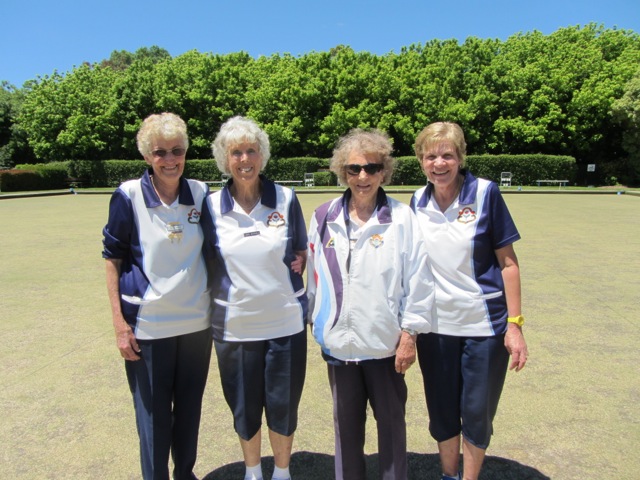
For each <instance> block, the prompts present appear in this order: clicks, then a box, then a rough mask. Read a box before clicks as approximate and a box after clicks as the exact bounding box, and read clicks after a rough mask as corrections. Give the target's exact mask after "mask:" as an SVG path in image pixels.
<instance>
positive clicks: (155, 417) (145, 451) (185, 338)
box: [125, 329, 212, 480]
mask: <svg viewBox="0 0 640 480" xmlns="http://www.w3.org/2000/svg"><path fill="white" fill-rule="evenodd" d="M211 343H212V337H211V330H210V329H206V330H203V331H201V332H196V333H191V334H188V335H180V336H177V337H170V338H162V339H158V340H139V341H138V345H139V346H140V349H141V353H140V356H141V360H138V361H135V362H131V361H125V370H126V372H127V379H128V381H129V389H130V390H131V393H132V395H133V405H134V407H135V411H136V425H137V428H138V436H139V437H140V463H141V466H142V477H143V478H144V479H145V480H168V479H169V454H170V453H171V456H172V458H173V463H174V470H173V478H174V480H187V479H189V480H191V479H193V478H195V476H194V475H193V467H194V465H195V463H196V456H197V450H198V433H199V429H200V415H201V408H202V395H203V394H204V389H205V385H206V383H207V375H208V373H209V362H210V359H211Z"/></svg>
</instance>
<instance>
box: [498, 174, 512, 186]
mask: <svg viewBox="0 0 640 480" xmlns="http://www.w3.org/2000/svg"><path fill="white" fill-rule="evenodd" d="M511 176H512V175H511V172H502V173H501V174H500V186H501V187H510V186H511Z"/></svg>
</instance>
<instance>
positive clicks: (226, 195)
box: [220, 174, 277, 215]
mask: <svg viewBox="0 0 640 480" xmlns="http://www.w3.org/2000/svg"><path fill="white" fill-rule="evenodd" d="M260 182H261V183H262V196H261V197H260V203H262V205H264V206H266V207H269V208H276V205H277V196H276V185H275V183H273V182H272V181H271V180H269V179H267V177H265V176H264V175H262V174H260ZM231 185H233V178H230V179H229V181H227V184H226V185H225V186H224V188H223V189H222V192H221V199H220V212H221V213H222V214H223V215H224V214H225V213H229V212H230V211H231V210H233V205H234V203H235V202H234V200H233V196H232V195H231V190H230V188H229V187H231Z"/></svg>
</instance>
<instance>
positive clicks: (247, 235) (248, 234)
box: [244, 232, 260, 237]
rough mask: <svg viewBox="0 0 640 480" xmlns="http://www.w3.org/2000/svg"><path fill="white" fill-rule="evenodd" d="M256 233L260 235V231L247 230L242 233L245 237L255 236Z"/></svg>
mask: <svg viewBox="0 0 640 480" xmlns="http://www.w3.org/2000/svg"><path fill="white" fill-rule="evenodd" d="M256 235H260V232H247V233H245V234H244V236H245V237H255V236H256Z"/></svg>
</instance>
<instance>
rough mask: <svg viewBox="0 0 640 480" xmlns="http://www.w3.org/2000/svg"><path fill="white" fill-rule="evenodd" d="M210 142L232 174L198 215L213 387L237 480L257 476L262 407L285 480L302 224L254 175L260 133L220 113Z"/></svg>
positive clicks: (283, 194) (263, 141) (301, 372)
mask: <svg viewBox="0 0 640 480" xmlns="http://www.w3.org/2000/svg"><path fill="white" fill-rule="evenodd" d="M212 148H213V154H214V156H215V159H216V162H217V164H218V168H219V170H220V171H221V172H223V173H226V174H229V175H231V179H230V180H229V181H228V182H227V184H226V185H224V187H223V188H222V190H220V191H217V192H215V193H213V194H212V195H211V196H209V198H208V200H207V202H206V208H204V211H203V229H204V233H205V237H206V239H205V255H206V257H207V259H208V267H209V278H210V284H211V295H212V312H211V321H212V325H213V342H214V346H215V349H216V356H217V359H218V367H219V370H220V378H221V381H222V389H223V392H224V396H225V399H226V401H227V403H228V405H229V408H230V409H231V411H232V413H233V417H234V428H235V430H236V433H237V434H238V437H239V439H240V445H241V448H242V453H243V457H244V462H245V466H246V473H245V479H247V480H255V479H261V478H262V467H261V453H260V452H261V425H262V416H263V413H264V414H265V417H266V422H267V426H268V429H269V440H270V443H271V448H272V449H273V455H274V462H275V469H274V473H273V477H272V478H273V479H278V480H284V479H289V478H290V477H291V475H290V472H289V462H290V459H291V449H292V445H293V436H294V432H295V430H296V428H297V421H298V405H299V402H300V398H301V396H302V388H303V385H304V379H305V374H306V361H307V333H306V328H305V325H306V323H305V319H306V314H307V296H306V293H305V288H304V282H303V278H302V272H303V270H304V267H305V263H306V249H307V233H306V226H305V222H304V218H303V216H302V209H301V207H300V203H299V202H298V199H297V197H296V195H295V192H294V191H293V190H292V189H290V188H285V187H283V186H281V185H276V184H275V183H274V182H272V181H270V180H268V179H267V178H266V177H265V176H264V175H262V173H261V172H262V171H263V170H264V168H265V167H266V165H267V161H268V160H269V157H270V151H269V138H268V136H267V134H266V133H265V132H264V131H263V130H262V129H261V128H260V127H258V125H257V124H256V123H255V122H254V121H253V120H250V119H248V118H244V117H233V118H231V119H229V120H228V121H227V122H225V123H224V125H222V127H221V129H220V132H219V133H218V135H217V136H216V139H215V141H214V142H213V145H212Z"/></svg>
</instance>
